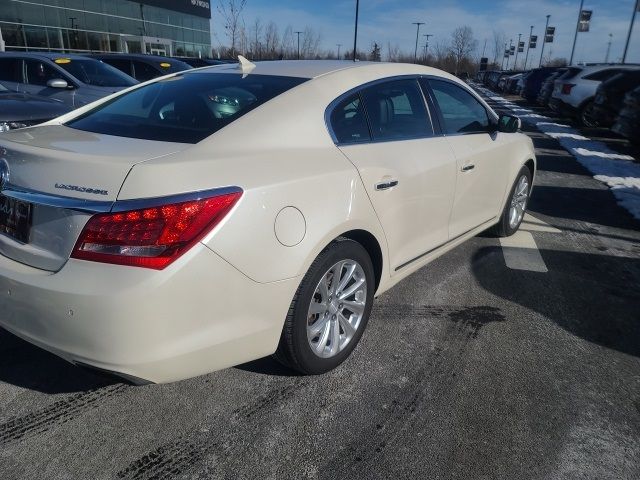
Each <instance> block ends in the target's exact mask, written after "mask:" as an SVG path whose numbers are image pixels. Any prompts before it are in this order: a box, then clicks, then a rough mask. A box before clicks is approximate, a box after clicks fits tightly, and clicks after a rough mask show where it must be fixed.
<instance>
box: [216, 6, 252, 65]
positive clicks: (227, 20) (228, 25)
mask: <svg viewBox="0 0 640 480" xmlns="http://www.w3.org/2000/svg"><path fill="white" fill-rule="evenodd" d="M246 4H247V0H218V13H219V14H220V16H221V17H222V20H223V21H224V28H225V31H226V34H227V37H228V38H229V41H230V42H231V45H230V48H229V52H230V54H231V55H232V56H234V57H235V55H236V53H237V51H236V49H237V46H238V40H239V37H240V33H241V32H240V30H241V29H242V25H241V16H242V10H244V7H245V5H246Z"/></svg>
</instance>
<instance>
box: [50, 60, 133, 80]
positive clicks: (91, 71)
mask: <svg viewBox="0 0 640 480" xmlns="http://www.w3.org/2000/svg"><path fill="white" fill-rule="evenodd" d="M54 62H55V63H56V64H57V65H58V66H59V67H62V68H64V69H65V70H66V71H67V72H69V73H70V74H71V75H73V76H74V77H76V78H77V79H78V80H80V81H81V82H83V83H86V84H87V85H94V86H96V87H130V86H131V85H135V84H136V83H138V82H136V80H135V79H133V78H131V77H130V76H129V75H125V74H124V73H122V72H121V71H120V70H118V69H116V68H113V67H112V66H111V65H107V64H106V63H104V62H101V61H100V60H94V59H91V58H87V59H86V60H77V59H75V58H74V59H69V58H56V59H55V60H54Z"/></svg>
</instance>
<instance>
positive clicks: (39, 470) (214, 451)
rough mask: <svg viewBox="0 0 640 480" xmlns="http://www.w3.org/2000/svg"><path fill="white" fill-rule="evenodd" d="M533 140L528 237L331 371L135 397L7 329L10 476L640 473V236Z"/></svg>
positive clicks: (462, 256)
mask: <svg viewBox="0 0 640 480" xmlns="http://www.w3.org/2000/svg"><path fill="white" fill-rule="evenodd" d="M528 133H529V134H530V135H531V136H532V138H533V139H534V142H535V145H536V148H537V150H538V155H539V156H538V162H539V164H538V166H539V173H538V176H537V178H536V180H535V190H534V194H533V198H532V200H531V203H530V206H529V210H530V214H531V216H530V217H527V218H526V221H525V224H524V225H523V229H522V232H520V233H519V234H518V235H519V237H518V238H517V239H516V240H514V241H512V242H511V243H510V242H500V241H499V240H498V239H496V238H492V237H491V236H488V235H481V236H478V237H476V238H474V239H473V240H471V241H470V242H468V243H466V244H465V245H463V246H461V247H459V248H458V249H456V250H454V251H452V252H450V253H449V254H447V255H445V256H443V257H441V258H440V259H439V260H437V261H436V262H434V263H433V264H431V265H429V266H428V267H426V268H424V269H423V270H421V271H420V272H418V273H416V274H414V275H413V276H412V277H410V278H408V279H406V280H405V281H403V282H402V283H401V284H400V285H398V286H397V287H396V288H394V289H393V290H391V291H390V292H388V293H385V294H384V295H382V296H381V297H379V298H378V299H377V303H376V307H375V308H374V312H373V315H372V318H371V321H370V323H369V326H368V329H367V332H366V333H365V335H364V337H363V340H362V342H361V344H360V345H359V346H358V348H357V349H356V351H355V352H354V354H353V355H352V356H351V357H350V358H349V359H348V360H347V361H346V362H345V364H343V366H341V367H340V368H338V369H337V370H335V371H333V372H331V373H329V374H326V375H324V376H318V377H299V376H295V375H293V374H292V373H291V372H289V371H287V370H285V369H283V368H282V367H280V366H279V365H278V364H276V363H275V362H273V361H272V360H270V359H264V360H260V361H256V362H253V363H251V364H247V365H242V366H239V367H237V368H231V369H228V370H225V371H221V372H216V373H213V374H210V375H206V376H202V377H199V378H195V379H191V380H187V381H183V382H178V383H174V384H170V385H151V386H145V387H131V386H128V385H124V384H121V383H116V382H112V381H108V380H104V379H101V378H99V377H95V376H93V375H92V374H89V373H86V372H84V371H82V370H79V369H77V368H75V367H73V366H71V365H68V364H66V363H65V362H64V361H62V360H59V359H58V358H56V357H54V356H52V355H50V354H48V353H46V352H44V351H41V350H39V349H37V348H35V347H33V346H31V345H29V344H27V343H25V342H23V341H21V340H19V339H17V338H16V337H14V336H12V335H10V334H9V333H7V332H5V331H3V330H0V471H1V472H2V473H1V476H2V478H3V479H13V478H20V479H34V478H52V479H57V478H61V479H70V478H74V479H75V478H80V479H88V478H100V479H102V478H104V479H107V478H125V479H147V478H158V479H159V478H189V479H191V478H194V479H205V478H207V479H209V478H224V479H227V478H229V479H235V478H243V479H244V478H260V479H263V478H274V479H276V478H277V479H300V478H310V479H316V478H317V479H346V478H363V479H377V478H379V479H387V478H412V479H414V478H423V479H427V478H428V479H516V478H517V479H522V478H531V479H573V478H589V479H591V478H593V479H637V478H640V288H639V286H640V223H639V222H638V221H636V220H634V219H633V218H632V217H631V215H630V214H628V213H627V212H626V211H625V210H623V209H622V208H621V207H619V206H618V205H617V204H616V202H615V199H614V197H613V195H612V194H611V191H610V190H609V189H608V188H607V187H606V186H605V185H603V184H602V183H600V182H598V181H596V180H594V179H593V178H592V176H591V175H590V174H589V172H587V171H586V170H585V169H584V168H583V167H582V166H581V165H580V164H579V163H578V162H576V161H575V159H574V158H573V157H572V156H571V155H569V154H568V153H567V151H566V150H564V149H563V148H562V147H561V146H560V145H559V144H558V142H557V141H556V140H555V139H553V138H550V137H547V136H545V135H543V134H541V133H539V132H536V131H533V130H531V131H529V132H528ZM532 240H533V244H532V243H531V241H532ZM527 242H528V243H527ZM523 245H528V247H527V248H523Z"/></svg>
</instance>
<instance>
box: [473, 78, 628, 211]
mask: <svg viewBox="0 0 640 480" xmlns="http://www.w3.org/2000/svg"><path fill="white" fill-rule="evenodd" d="M480 91H481V92H482V93H483V94H485V95H486V96H489V98H490V99H491V100H494V101H496V102H498V103H500V104H501V105H502V106H504V107H507V108H509V109H510V110H511V111H513V112H514V114H517V112H523V114H518V117H519V118H521V119H522V121H523V122H526V123H529V124H531V125H534V126H535V127H536V128H537V129H538V130H539V131H540V132H542V133H543V134H545V135H548V136H549V137H552V138H555V139H556V140H558V142H559V143H560V145H562V146H563V147H564V148H565V149H566V150H567V151H568V152H569V153H571V154H573V156H574V157H575V159H576V160H577V161H578V162H579V163H580V164H581V165H582V166H584V167H585V168H586V169H587V170H589V171H590V172H591V174H592V175H593V178H595V179H596V180H598V181H600V182H602V183H604V184H606V185H607V186H608V187H609V188H610V189H611V192H612V193H613V195H614V196H615V197H616V200H617V202H618V204H619V205H620V206H621V207H623V208H625V209H626V210H627V211H628V212H629V213H631V215H633V216H634V217H635V218H637V219H638V220H640V165H639V164H637V163H634V162H633V160H634V158H633V157H632V156H630V155H622V154H619V153H616V152H614V151H612V150H611V149H610V148H609V147H607V146H606V145H605V144H604V143H602V142H597V141H594V140H591V139H589V138H587V137H584V136H583V135H581V134H580V132H578V131H577V130H575V129H573V128H571V127H570V126H569V125H564V124H561V123H554V122H552V121H551V118H549V117H545V116H544V115H539V114H537V113H526V110H527V109H524V108H522V107H519V106H518V105H516V104H514V103H513V102H510V101H508V100H505V99H504V98H502V97H497V96H495V94H494V93H493V92H489V91H488V90H486V89H481V90H480ZM491 95H493V96H491ZM537 120H542V121H537Z"/></svg>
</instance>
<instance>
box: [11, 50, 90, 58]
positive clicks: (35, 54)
mask: <svg viewBox="0 0 640 480" xmlns="http://www.w3.org/2000/svg"><path fill="white" fill-rule="evenodd" d="M0 55H4V56H12V57H25V58H27V57H28V58H46V59H49V60H55V59H56V58H70V59H71V60H86V59H87V58H88V57H87V56H86V55H80V54H77V53H52V52H2V53H0Z"/></svg>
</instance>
